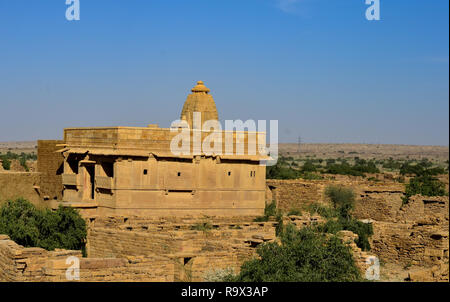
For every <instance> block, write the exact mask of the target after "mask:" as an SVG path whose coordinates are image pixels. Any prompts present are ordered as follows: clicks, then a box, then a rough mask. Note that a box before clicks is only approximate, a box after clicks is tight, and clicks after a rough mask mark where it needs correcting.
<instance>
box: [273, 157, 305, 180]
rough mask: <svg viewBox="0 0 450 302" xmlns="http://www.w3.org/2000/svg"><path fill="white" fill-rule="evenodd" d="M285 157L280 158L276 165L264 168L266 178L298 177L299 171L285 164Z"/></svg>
mask: <svg viewBox="0 0 450 302" xmlns="http://www.w3.org/2000/svg"><path fill="white" fill-rule="evenodd" d="M285 163H286V161H285V159H284V158H280V159H279V160H278V162H277V163H276V165H273V166H268V167H267V168H266V178H267V179H297V178H299V177H300V171H299V170H296V169H293V168H292V167H290V166H289V167H286V166H285Z"/></svg>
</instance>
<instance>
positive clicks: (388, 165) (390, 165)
mask: <svg viewBox="0 0 450 302" xmlns="http://www.w3.org/2000/svg"><path fill="white" fill-rule="evenodd" d="M382 166H383V169H389V170H399V169H400V168H401V167H402V162H401V161H398V160H394V159H393V158H392V157H390V158H389V159H388V160H387V161H384V162H383V164H382Z"/></svg>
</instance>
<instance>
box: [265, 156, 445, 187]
mask: <svg viewBox="0 0 450 302" xmlns="http://www.w3.org/2000/svg"><path fill="white" fill-rule="evenodd" d="M351 153H352V152H350V153H349V154H351ZM445 164H446V166H445V167H443V166H442V164H441V165H438V164H434V163H433V162H431V161H429V160H428V159H422V160H409V159H404V160H394V159H393V158H389V159H386V160H380V159H379V160H374V159H371V160H366V159H360V158H359V157H358V156H355V157H353V158H336V159H335V158H328V159H322V158H311V157H307V158H294V157H292V156H287V157H283V156H280V157H279V159H278V162H277V164H276V165H274V166H269V167H267V168H266V178H267V179H298V178H302V179H308V180H311V179H323V176H322V174H335V175H337V174H340V175H351V176H361V177H368V178H369V179H370V180H373V181H377V179H376V178H374V177H372V176H367V175H366V174H375V173H382V172H385V171H390V172H398V173H399V174H400V175H399V177H396V178H394V180H395V181H398V182H404V181H405V180H404V177H405V176H411V175H417V176H420V175H423V174H426V175H440V174H446V173H448V161H446V162H445Z"/></svg>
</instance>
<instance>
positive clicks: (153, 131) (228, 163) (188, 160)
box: [59, 82, 266, 216]
mask: <svg viewBox="0 0 450 302" xmlns="http://www.w3.org/2000/svg"><path fill="white" fill-rule="evenodd" d="M196 112H199V113H200V114H201V117H202V118H201V122H202V123H203V122H204V121H205V120H210V119H213V120H217V118H218V114H217V110H216V106H215V103H214V100H213V98H212V96H211V95H210V94H209V89H208V88H206V87H205V86H204V84H203V82H198V83H197V86H195V87H194V88H193V89H192V94H190V95H189V96H188V98H187V100H186V103H185V105H184V107H183V110H182V114H181V118H182V120H183V119H184V120H186V121H187V122H188V124H189V126H190V127H189V128H188V129H186V127H184V128H183V127H180V128H159V127H157V126H156V125H149V126H148V127H110V128H67V129H64V144H61V147H63V149H61V150H59V152H61V153H62V155H63V156H64V173H63V175H62V182H63V185H64V190H63V201H64V202H65V205H69V206H73V207H76V208H79V209H81V211H82V212H83V213H86V214H88V215H95V214H96V215H112V214H119V215H137V216H180V215H221V216H240V215H261V214H263V212H264V206H265V174H266V172H265V166H264V165H261V164H260V163H261V160H264V159H265V158H264V157H263V156H260V155H258V152H257V150H259V149H256V148H257V146H259V145H260V144H261V145H262V144H265V133H261V132H259V133H257V132H249V131H222V130H220V131H217V132H214V131H212V130H211V129H208V130H205V129H199V128H198V127H195V125H194V124H193V120H192V117H193V114H194V113H196ZM183 131H187V132H183ZM182 132H183V133H185V137H187V138H188V142H189V145H188V148H187V149H184V150H185V151H187V152H179V153H175V152H173V147H174V143H173V141H174V140H175V141H176V139H177V136H179V135H181V134H180V133H182ZM211 135H214V138H218V140H212V142H213V146H214V147H213V150H215V151H214V152H205V151H204V149H205V147H204V146H205V144H209V141H208V139H211ZM227 141H232V149H231V152H230V149H229V148H227V147H229V145H226V144H225V142H227ZM251 142H254V143H253V144H252V143H251ZM202 144H203V145H202ZM209 145H211V144H209ZM241 150H242V152H240V151H241Z"/></svg>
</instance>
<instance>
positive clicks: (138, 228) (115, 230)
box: [87, 217, 275, 257]
mask: <svg viewBox="0 0 450 302" xmlns="http://www.w3.org/2000/svg"><path fill="white" fill-rule="evenodd" d="M252 220H253V219H242V218H241V219H240V218H239V217H236V219H232V218H226V217H224V218H217V217H215V218H214V219H212V218H208V219H198V218H175V217H172V218H150V217H149V218H142V217H141V218H136V217H135V218H123V217H116V218H111V217H110V218H97V219H95V220H94V221H91V222H90V223H89V231H88V245H87V252H88V256H89V257H123V256H125V255H153V254H156V255H162V254H179V255H185V256H186V257H190V255H198V254H199V253H206V252H224V251H229V252H230V253H235V254H236V251H238V252H239V253H241V254H246V255H250V254H252V253H253V248H254V247H255V246H256V245H258V244H259V243H262V242H266V241H270V240H273V239H274V238H275V228H274V224H275V222H251V221H252Z"/></svg>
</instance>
